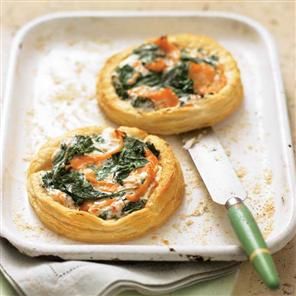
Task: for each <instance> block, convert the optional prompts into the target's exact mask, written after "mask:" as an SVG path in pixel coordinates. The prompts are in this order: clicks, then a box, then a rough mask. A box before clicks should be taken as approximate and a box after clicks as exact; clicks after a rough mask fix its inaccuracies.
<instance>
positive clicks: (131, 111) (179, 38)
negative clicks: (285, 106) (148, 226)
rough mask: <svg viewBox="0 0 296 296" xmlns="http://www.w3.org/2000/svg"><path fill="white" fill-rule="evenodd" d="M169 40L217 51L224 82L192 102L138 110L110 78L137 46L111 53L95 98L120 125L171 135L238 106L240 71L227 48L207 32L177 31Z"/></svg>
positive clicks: (219, 117)
mask: <svg viewBox="0 0 296 296" xmlns="http://www.w3.org/2000/svg"><path fill="white" fill-rule="evenodd" d="M168 40H169V42H170V43H173V44H175V45H177V46H178V47H179V48H189V49H190V48H201V47H202V48H203V49H205V50H206V51H207V52H209V53H210V54H215V55H217V56H218V57H219V58H220V60H219V63H221V64H222V65H223V67H224V73H225V75H226V77H227V83H226V85H225V86H224V87H223V88H222V89H221V90H220V91H218V92H217V93H214V94H210V95H207V96H206V97H204V98H202V99H200V100H198V101H196V102H194V104H192V105H191V106H186V105H185V106H182V107H167V108H162V109H158V110H155V111H151V112H143V111H141V110H138V109H137V108H134V107H133V106H132V105H131V104H130V103H129V102H127V101H124V100H122V99H121V98H120V97H119V96H118V95H117V93H116V91H115V89H114V86H113V84H112V79H111V77H112V75H113V73H114V70H115V69H116V67H117V66H118V65H119V64H120V63H121V62H122V61H123V60H125V59H126V58H127V57H128V56H129V55H130V54H131V53H132V51H133V50H134V49H135V48H136V47H131V48H128V49H126V50H124V51H122V52H120V53H118V54H115V55H113V56H111V57H110V58H109V59H108V60H107V61H106V63H105V65H104V66H103V68H102V69H101V71H100V73H99V75H98V79H97V100H98V103H99V105H100V107H101V108H102V110H103V111H104V112H105V114H106V115H107V116H108V117H109V118H110V119H111V120H112V121H114V122H116V123H117V124H120V125H126V126H135V127H139V128H141V129H144V130H146V131H147V132H149V133H156V134H161V135H171V134H178V133H182V132H186V131H190V130H193V129H197V128H202V127H207V126H211V125H214V124H216V123H218V122H219V121H221V120H223V119H224V118H226V117H227V116H228V115H230V114H231V113H233V112H234V111H235V110H236V109H237V108H238V106H239V105H240V103H241V101H242V98H243V89H242V84H241V79H240V72H239V69H238V67H237V64H236V62H235V60H234V58H233V57H232V55H231V54H230V53H229V52H228V51H227V50H225V49H224V48H223V47H221V46H220V45H219V44H218V43H217V42H216V41H215V40H213V39H211V38H209V37H206V36H198V35H192V34H180V35H174V36H168ZM148 42H151V40H149V41H148ZM148 42H147V43H148Z"/></svg>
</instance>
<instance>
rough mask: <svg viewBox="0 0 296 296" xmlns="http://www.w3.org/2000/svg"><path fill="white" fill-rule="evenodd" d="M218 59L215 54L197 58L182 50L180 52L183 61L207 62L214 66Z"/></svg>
mask: <svg viewBox="0 0 296 296" xmlns="http://www.w3.org/2000/svg"><path fill="white" fill-rule="evenodd" d="M218 60H219V58H218V57H217V56H216V55H211V56H209V57H203V58H199V57H191V56H190V55H188V54H186V53H184V52H182V53H181V61H183V62H193V63H196V64H200V63H207V64H209V65H211V66H214V67H215V66H216V65H217V61H218Z"/></svg>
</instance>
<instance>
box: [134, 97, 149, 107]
mask: <svg viewBox="0 0 296 296" xmlns="http://www.w3.org/2000/svg"><path fill="white" fill-rule="evenodd" d="M131 104H132V106H133V107H135V108H150V109H153V108H154V103H153V102H152V101H151V100H150V99H148V98H144V97H137V98H136V99H133V100H132V102H131Z"/></svg>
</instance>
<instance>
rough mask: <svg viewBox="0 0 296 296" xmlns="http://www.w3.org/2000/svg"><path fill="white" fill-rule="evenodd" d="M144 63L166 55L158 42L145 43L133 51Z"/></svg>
mask: <svg viewBox="0 0 296 296" xmlns="http://www.w3.org/2000/svg"><path fill="white" fill-rule="evenodd" d="M133 53H134V54H136V55H138V57H139V60H140V61H142V62H143V63H144V64H149V63H151V62H153V61H154V60H155V59H156V58H160V57H164V56H165V53H164V52H163V51H162V50H161V49H160V48H159V47H158V46H157V45H156V44H151V43H148V44H144V45H142V46H140V47H138V48H136V49H134V51H133Z"/></svg>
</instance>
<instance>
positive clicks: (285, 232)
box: [0, 10, 296, 260]
mask: <svg viewBox="0 0 296 296" xmlns="http://www.w3.org/2000/svg"><path fill="white" fill-rule="evenodd" d="M157 16H162V17H199V18H202V17H205V18H222V19H223V18H224V19H231V20H234V21H238V22H240V23H243V24H245V25H248V26H249V27H251V28H252V29H253V30H255V31H256V32H257V33H258V34H259V35H260V37H261V38H262V39H263V41H264V44H265V45H266V46H267V49H268V51H267V53H268V59H269V60H270V61H271V65H272V73H271V75H272V76H273V79H274V80H275V81H277V83H275V94H276V99H275V101H276V104H277V109H278V116H279V128H280V137H281V141H280V146H281V150H282V152H283V156H284V161H285V163H286V164H287V166H286V168H285V171H286V175H287V184H288V188H289V190H290V196H291V197H292V199H293V200H292V207H293V212H292V217H291V219H290V221H289V223H288V224H287V226H286V227H285V228H284V229H281V230H280V231H279V233H278V234H277V236H276V237H271V238H267V240H266V241H267V244H268V246H269V247H270V249H271V251H272V253H274V252H276V251H278V250H280V249H281V248H283V247H284V246H285V245H286V244H287V243H288V242H289V241H290V240H291V239H292V238H293V236H294V235H295V234H296V194H295V189H294V187H293V184H295V183H296V176H295V166H294V164H295V162H294V155H293V149H292V148H293V147H291V148H288V145H292V146H293V143H292V137H291V130H290V126H289V119H288V111H287V104H286V98H285V93H284V88H283V81H282V76H281V71H280V64H279V59H278V54H277V49H276V46H275V43H274V40H273V37H272V36H271V34H270V33H269V32H268V31H267V30H266V29H265V28H264V27H263V26H262V25H261V24H260V23H258V22H257V21H255V20H253V19H251V18H249V17H246V16H243V15H239V14H235V13H228V12H220V11H219V12H218V11H207V12H204V11H186V10H184V11H172V10H158V11H137V10H127V11H125V10H124V11H123V10H121V11H110V10H106V11H96V12H93V11H87V10H84V11H68V12H58V13H51V14H46V15H44V16H41V17H38V18H35V19H33V20H31V21H30V22H28V23H27V24H25V25H24V26H23V27H21V28H20V29H19V31H18V32H17V34H16V36H15V37H14V40H13V42H12V46H11V54H10V57H9V63H8V73H7V79H6V81H4V85H5V86H6V89H5V94H4V101H3V117H2V136H1V147H2V153H1V156H2V160H3V156H4V155H5V145H4V144H5V139H6V137H7V133H8V118H9V116H8V114H9V113H8V111H9V110H11V108H12V103H13V100H12V88H13V85H14V73H15V71H16V64H17V59H18V53H19V51H20V45H21V43H22V42H23V40H24V39H25V37H26V35H27V34H28V33H29V32H30V31H31V30H32V29H34V28H35V27H37V26H39V25H41V24H43V23H48V22H50V21H54V20H57V19H67V18H87V17H94V18H108V17H118V18H130V17H133V18H141V17H157ZM5 82H6V83H5ZM1 172H2V179H3V175H4V174H3V172H4V163H3V162H2V164H1ZM1 182H2V180H1ZM2 188H3V187H2ZM2 193H3V191H2ZM1 200H3V194H1ZM2 205H3V203H1V205H0V208H1V210H2ZM0 235H1V236H3V237H5V238H6V239H8V240H9V241H10V242H11V243H12V244H13V245H15V246H16V247H17V248H18V249H20V250H21V251H22V252H24V253H26V254H28V255H30V256H38V255H41V254H47V255H48V254H58V256H60V257H62V258H63V257H69V256H68V255H67V254H71V253H77V251H79V250H80V252H87V253H88V254H90V253H91V254H93V257H95V256H96V254H101V253H102V252H104V253H105V254H108V253H110V254H113V255H114V254H115V253H116V254H117V257H120V255H121V254H123V255H125V254H129V252H131V251H134V250H135V248H136V249H137V251H141V254H146V255H151V256H153V255H168V254H169V253H170V252H171V251H170V250H169V248H171V247H172V248H175V249H176V251H177V253H179V254H194V255H199V256H201V257H204V258H211V259H214V260H217V259H219V257H223V258H224V259H225V257H228V256H229V259H228V260H245V259H246V256H245V255H244V253H243V251H242V249H241V247H240V246H238V245H227V246H216V247H213V246H210V247H209V246H199V247H197V246H194V250H193V249H192V246H191V245H190V246H181V247H180V246H173V245H170V246H146V245H118V244H115V245H111V244H106V245H93V244H84V243H81V244H79V245H47V244H45V243H41V244H38V245H36V244H34V243H31V242H29V241H25V240H22V239H20V238H18V237H16V236H15V235H13V234H11V233H10V232H9V227H6V228H4V227H3V225H2V223H1V229H0ZM110 249H112V252H110ZM147 249H149V250H147ZM114 251H116V252H114ZM118 253H119V254H120V255H119V256H118ZM113 257H114V256H113ZM123 257H124V256H123ZM168 257H169V256H168ZM94 259H95V258H94ZM110 260H111V259H110ZM142 260H143V259H142ZM147 260H151V259H147ZM162 260H163V259H162ZM166 260H170V259H169V258H168V259H166ZM183 260H184V259H183Z"/></svg>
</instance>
